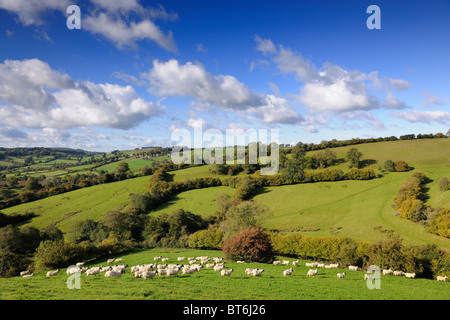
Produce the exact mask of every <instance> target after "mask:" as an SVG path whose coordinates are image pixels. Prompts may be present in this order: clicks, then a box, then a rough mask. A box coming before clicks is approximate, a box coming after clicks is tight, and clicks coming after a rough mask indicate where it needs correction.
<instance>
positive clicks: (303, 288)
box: [0, 249, 450, 300]
mask: <svg viewBox="0 0 450 320" xmlns="http://www.w3.org/2000/svg"><path fill="white" fill-rule="evenodd" d="M200 255H201V256H204V255H208V256H210V257H218V256H221V252H220V251H213V250H201V251H200V250H183V249H151V250H140V251H136V252H133V253H130V254H127V255H124V256H121V257H122V258H123V259H124V260H123V263H126V264H128V265H129V268H128V270H127V272H126V273H125V274H124V275H123V276H122V277H121V278H120V279H116V278H105V277H104V275H103V274H100V275H97V276H86V275H84V274H82V275H81V280H80V289H79V290H76V289H72V290H69V289H68V287H67V283H66V282H67V279H68V278H69V276H68V275H67V274H66V272H65V270H61V272H60V273H59V274H58V275H57V276H54V277H50V278H47V277H45V272H40V273H36V274H35V275H34V276H33V277H31V278H27V279H23V278H20V277H14V278H10V279H0V283H1V287H0V298H1V299H33V300H39V299H59V300H66V299H70V300H79V299H82V300H103V299H106V300H134V299H138V300H142V299H150V300H160V299H162V300H172V299H177V300H205V299H206V300H230V299H231V300H265V299H275V300H329V299H333V300H336V299H344V300H353V299H356V300H366V299H368V300H418V299H420V300H441V299H442V300H448V299H450V289H449V288H448V283H443V282H437V281H435V280H427V279H406V278H405V277H395V276H383V275H381V288H380V289H372V290H370V289H368V287H367V282H366V281H365V280H364V272H362V271H349V270H348V269H326V268H319V269H320V271H319V273H318V274H317V275H316V276H314V277H307V276H306V273H307V271H308V270H309V269H310V268H309V267H306V266H305V263H306V262H308V261H305V260H301V261H300V263H299V265H298V266H296V267H294V272H293V274H292V276H291V277H283V270H285V269H287V268H288V267H287V266H282V265H278V266H273V265H271V264H261V263H243V264H240V263H236V262H233V261H225V266H226V268H227V269H229V268H233V270H234V271H233V273H232V274H231V276H230V277H221V276H220V274H219V273H218V272H215V271H213V269H207V268H203V269H202V270H201V271H200V272H198V273H195V274H193V275H179V276H174V277H172V276H171V277H165V276H156V277H155V278H154V279H153V280H150V279H147V280H143V279H135V278H134V277H133V274H132V273H131V272H130V270H129V269H130V268H131V266H133V265H138V264H142V263H153V257H156V256H163V257H168V258H169V259H170V260H169V262H172V263H177V259H176V258H177V257H180V256H185V257H188V256H194V257H195V256H200ZM278 258H280V259H283V260H284V259H287V260H289V261H290V262H291V263H292V261H294V259H292V258H285V257H278ZM309 262H310V261H309ZM185 263H187V262H186V261H185ZM89 265H90V266H99V265H107V263H106V260H101V261H93V262H92V263H89ZM246 268H258V269H264V272H263V275H262V276H261V277H256V278H253V277H252V276H248V275H246V274H245V272H244V271H245V269H246ZM338 272H345V273H346V277H345V278H344V279H337V277H336V274H337V273H338Z"/></svg>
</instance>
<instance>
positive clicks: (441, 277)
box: [436, 276, 448, 282]
mask: <svg viewBox="0 0 450 320" xmlns="http://www.w3.org/2000/svg"><path fill="white" fill-rule="evenodd" d="M447 279H448V277H447V276H437V277H436V280H437V281H443V282H445V281H447Z"/></svg>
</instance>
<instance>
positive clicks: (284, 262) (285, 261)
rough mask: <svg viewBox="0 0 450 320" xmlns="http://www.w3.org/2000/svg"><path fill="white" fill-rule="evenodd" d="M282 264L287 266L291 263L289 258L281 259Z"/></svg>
mask: <svg viewBox="0 0 450 320" xmlns="http://www.w3.org/2000/svg"><path fill="white" fill-rule="evenodd" d="M281 264H282V265H285V266H287V265H289V260H283V261H281Z"/></svg>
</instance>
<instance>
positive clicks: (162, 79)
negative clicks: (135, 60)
mask: <svg viewBox="0 0 450 320" xmlns="http://www.w3.org/2000/svg"><path fill="white" fill-rule="evenodd" d="M141 77H142V78H144V79H146V80H147V81H148V82H149V83H150V84H151V86H150V88H149V92H150V93H152V94H155V95H157V96H173V95H179V96H184V97H193V98H195V99H197V100H198V101H200V102H204V103H213V104H216V105H219V106H224V107H230V108H235V109H242V108H246V107H249V106H255V107H256V106H260V105H261V104H262V99H261V97H260V96H258V95H256V94H254V93H252V92H251V91H250V89H249V88H248V87H247V86H246V85H245V84H243V83H241V82H239V81H238V80H237V79H236V78H235V77H233V76H230V75H221V74H220V75H217V76H214V75H212V74H211V73H209V72H207V71H206V70H205V67H204V66H203V65H201V64H193V63H192V62H187V63H186V64H184V65H182V64H179V62H178V61H177V60H175V59H171V60H169V61H167V62H160V61H158V60H154V61H153V68H152V69H151V70H149V72H147V73H141Z"/></svg>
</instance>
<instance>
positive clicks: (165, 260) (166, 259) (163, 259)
mask: <svg viewBox="0 0 450 320" xmlns="http://www.w3.org/2000/svg"><path fill="white" fill-rule="evenodd" d="M161 261H162V262H167V261H169V258H162V259H161Z"/></svg>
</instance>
